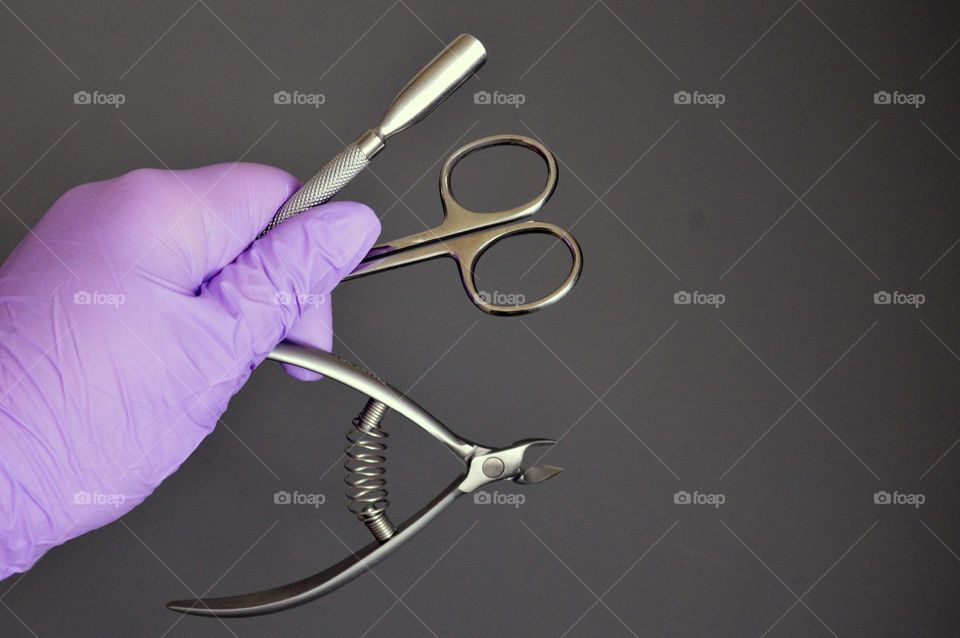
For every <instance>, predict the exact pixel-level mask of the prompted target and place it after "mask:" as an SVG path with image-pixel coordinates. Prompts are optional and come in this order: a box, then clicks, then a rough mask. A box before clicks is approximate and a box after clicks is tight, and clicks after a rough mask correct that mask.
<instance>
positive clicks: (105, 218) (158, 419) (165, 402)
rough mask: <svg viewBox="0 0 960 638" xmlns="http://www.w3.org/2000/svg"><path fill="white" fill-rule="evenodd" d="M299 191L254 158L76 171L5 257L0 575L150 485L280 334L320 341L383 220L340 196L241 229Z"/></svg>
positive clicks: (120, 510)
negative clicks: (280, 220)
mask: <svg viewBox="0 0 960 638" xmlns="http://www.w3.org/2000/svg"><path fill="white" fill-rule="evenodd" d="M298 186H299V184H298V182H297V180H296V179H295V178H294V177H292V176H290V175H288V174H287V173H285V172H283V171H281V170H279V169H275V168H270V167H267V166H259V165H255V164H220V165H216V166H208V167H205V168H198V169H195V170H185V171H162V170H138V171H134V172H132V173H128V174H127V175H124V176H123V177H119V178H117V179H112V180H107V181H104V182H96V183H93V184H85V185H83V186H79V187H77V188H74V189H72V190H70V191H69V192H68V193H67V194H65V195H64V196H63V197H61V198H60V199H59V200H58V201H57V202H56V204H54V205H53V207H52V208H51V209H50V210H49V211H48V212H47V214H46V215H45V216H44V217H43V219H41V220H40V222H39V223H38V224H37V226H36V228H35V229H34V232H32V233H31V234H29V235H28V236H27V237H26V239H24V240H23V241H22V242H21V243H20V245H19V246H17V248H16V249H15V250H14V252H13V254H12V255H11V256H10V258H9V259H7V261H6V262H5V263H4V264H3V266H2V267H0V579H2V578H5V577H6V576H9V575H10V574H12V573H14V572H20V571H24V570H26V569H28V568H29V567H30V566H31V565H33V564H34V563H35V562H36V561H37V559H38V558H39V557H40V556H41V555H42V554H43V553H44V552H45V551H47V550H48V549H49V548H50V547H53V546H55V545H58V544H60V543H63V542H64V541H66V540H68V539H70V538H73V537H75V536H78V535H80V534H83V533H84V532H87V531H89V530H91V529H94V528H97V527H100V526H102V525H105V524H106V523H109V522H110V521H112V520H115V519H117V518H119V517H120V516H121V515H123V514H124V513H125V512H127V511H129V510H130V509H132V508H133V507H134V506H135V505H137V504H138V503H140V502H141V501H142V500H143V499H144V498H146V497H147V496H148V495H149V494H150V493H151V492H152V491H153V489H154V488H155V487H156V486H157V485H158V484H159V483H160V482H161V481H162V480H163V479H164V478H166V477H167V476H169V475H170V474H171V473H172V472H173V471H174V470H176V469H177V468H178V467H179V466H180V464H181V463H183V461H184V460H185V459H186V458H187V457H188V456H189V455H190V453H191V452H193V450H194V449H196V447H197V445H199V444H200V441H201V440H202V439H203V438H204V437H205V436H206V435H207V434H209V433H210V432H211V431H212V430H213V427H214V426H215V425H216V423H217V420H218V419H219V418H220V415H221V414H222V413H223V412H224V410H226V408H227V402H228V401H229V400H230V397H232V396H233V395H234V394H235V393H236V392H237V391H238V390H239V389H240V387H241V386H242V385H243V384H244V382H245V381H246V380H247V378H248V377H249V376H250V372H251V371H252V370H253V368H255V367H256V366H257V364H259V363H260V362H261V361H262V360H263V359H264V357H266V355H267V354H268V353H269V352H270V351H271V350H272V349H273V348H274V346H276V345H277V343H279V342H280V341H281V340H282V339H284V338H285V337H289V338H290V339H292V340H294V341H298V342H300V343H305V344H308V345H312V346H315V347H319V348H323V349H327V350H329V348H330V345H331V340H332V332H331V329H330V326H331V314H330V303H329V294H330V291H331V290H332V289H333V288H334V286H336V285H337V283H338V282H339V281H340V279H341V278H342V277H343V276H344V275H345V274H346V273H348V272H350V271H351V270H352V269H353V268H354V267H355V266H356V264H357V263H358V262H359V261H360V259H361V258H362V257H363V256H364V255H365V254H366V252H367V251H368V250H369V249H370V247H371V245H372V244H373V242H374V240H375V239H376V237H377V235H378V234H379V232H380V225H379V223H378V221H377V218H376V216H375V215H374V214H373V212H372V211H371V210H370V209H369V208H367V207H365V206H362V205H360V204H354V203H350V202H337V203H333V204H327V205H325V206H320V207H318V208H316V209H314V210H312V211H309V212H306V213H303V214H302V215H299V216H297V217H296V218H294V219H291V220H289V221H287V222H286V223H284V224H283V225H281V226H279V227H277V228H276V229H274V230H273V231H271V232H270V233H269V234H268V235H266V236H265V237H264V238H263V239H260V240H257V241H256V242H254V238H255V237H256V236H257V234H258V233H259V232H260V231H261V230H262V229H263V228H264V227H265V226H266V225H267V223H268V222H269V221H270V219H271V217H272V216H273V214H274V213H275V212H276V210H277V209H278V208H279V207H280V206H281V205H282V204H283V202H284V201H285V200H286V199H287V198H288V197H289V196H290V195H291V194H292V193H293V192H294V191H295V190H296V189H297V187H298ZM251 242H253V243H252V244H251ZM293 374H294V376H297V377H298V378H304V379H307V378H316V375H313V374H312V373H309V374H304V371H302V370H297V371H296V372H294V373H293Z"/></svg>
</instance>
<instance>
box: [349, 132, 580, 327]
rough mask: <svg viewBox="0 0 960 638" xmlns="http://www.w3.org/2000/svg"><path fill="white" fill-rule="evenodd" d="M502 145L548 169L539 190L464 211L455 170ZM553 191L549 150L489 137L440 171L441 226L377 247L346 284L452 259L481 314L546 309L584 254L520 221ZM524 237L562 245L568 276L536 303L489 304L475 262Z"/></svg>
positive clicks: (550, 228) (567, 287)
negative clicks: (501, 204)
mask: <svg viewBox="0 0 960 638" xmlns="http://www.w3.org/2000/svg"><path fill="white" fill-rule="evenodd" d="M503 145H510V146H520V147H523V148H526V149H529V150H531V151H533V152H534V153H536V154H537V155H539V156H540V157H541V159H543V161H544V163H545V164H546V167H547V180H546V183H545V184H544V187H543V190H541V191H540V193H539V194H537V195H536V196H535V197H534V198H533V199H531V200H530V201H528V202H526V203H524V204H521V205H519V206H515V207H513V208H509V209H506V210H502V211H496V212H482V213H481V212H478V211H474V210H470V209H468V208H467V207H465V206H464V205H463V204H461V203H460V202H459V200H457V198H456V196H455V195H454V194H453V189H452V187H451V185H450V179H451V176H452V174H453V170H454V168H455V167H456V166H457V164H459V163H460V161H461V160H463V159H464V158H465V157H467V156H468V155H470V154H471V153H475V152H478V151H480V150H483V149H486V148H491V147H494V146H503ZM556 188H557V160H556V158H555V157H554V155H553V153H552V152H550V149H548V148H547V147H546V146H544V145H543V144H541V143H540V142H538V141H537V140H535V139H533V138H530V137H526V136H523V135H493V136H491V137H484V138H481V139H478V140H475V141H473V142H470V143H469V144H467V145H465V146H463V147H461V148H460V149H458V150H456V151H455V152H454V153H453V154H452V155H450V157H449V158H447V161H446V162H445V163H444V165H443V169H442V170H441V171H440V202H441V204H442V206H443V222H442V223H441V224H440V225H439V226H437V227H435V228H431V229H429V230H425V231H423V232H420V233H417V234H415V235H410V236H407V237H403V238H401V239H397V240H394V241H391V242H386V243H384V244H379V245H377V246H375V247H374V248H373V249H372V250H371V251H370V252H369V253H368V254H367V256H366V257H364V259H363V260H362V261H361V262H360V264H359V265H358V266H357V268H356V269H355V270H354V271H353V272H352V273H350V274H349V275H347V276H346V277H345V278H344V279H345V280H346V279H354V278H356V277H362V276H364V275H370V274H373V273H377V272H382V271H384V270H391V269H393V268H399V267H400V266H406V265H408V264H413V263H417V262H420V261H425V260H428V259H435V258H437V257H450V258H452V259H453V260H454V261H456V262H457V264H458V266H459V268H460V279H461V281H462V283H463V287H464V290H466V292H467V295H468V296H469V297H470V300H471V301H472V302H473V303H474V304H475V305H476V306H477V307H478V308H480V310H483V311H484V312H486V313H488V314H492V315H501V316H503V315H522V314H527V313H530V312H533V311H535V310H540V309H541V308H545V307H546V306H549V305H551V304H554V303H556V302H557V301H559V300H560V299H562V298H563V297H564V296H565V295H566V294H567V293H568V292H570V291H571V290H572V289H573V287H574V285H576V283H577V280H578V279H579V277H580V273H581V272H582V270H583V254H582V252H581V250H580V245H579V244H578V243H577V240H576V239H575V238H574V237H573V235H571V234H570V233H569V232H567V231H566V230H564V229H562V228H560V227H559V226H555V225H553V224H547V223H543V222H534V221H521V220H524V219H526V218H528V217H531V216H532V215H534V214H535V213H536V212H537V211H539V210H540V209H541V208H543V205H544V204H546V202H547V201H548V200H549V199H550V197H551V196H552V195H553V192H554V190H556ZM522 234H546V235H551V236H553V237H556V238H557V239H559V240H560V241H561V242H563V244H564V245H565V246H566V247H567V250H568V251H569V252H570V257H571V267H570V272H569V273H568V274H567V276H566V278H565V279H564V280H563V281H562V282H561V283H560V285H559V286H558V287H557V288H556V289H555V290H554V291H553V292H551V293H549V294H547V295H545V296H544V297H542V298H540V299H537V300H535V301H530V302H526V303H520V304H516V305H503V304H495V303H491V299H490V298H489V296H488V295H485V294H484V293H482V292H480V290H479V289H478V288H477V283H476V266H477V263H478V262H479V261H480V258H481V257H482V256H483V254H484V253H485V252H486V251H487V250H489V249H490V248H491V247H492V246H494V245H495V244H496V243H497V242H499V241H501V240H502V239H505V238H507V237H511V236H514V235H522Z"/></svg>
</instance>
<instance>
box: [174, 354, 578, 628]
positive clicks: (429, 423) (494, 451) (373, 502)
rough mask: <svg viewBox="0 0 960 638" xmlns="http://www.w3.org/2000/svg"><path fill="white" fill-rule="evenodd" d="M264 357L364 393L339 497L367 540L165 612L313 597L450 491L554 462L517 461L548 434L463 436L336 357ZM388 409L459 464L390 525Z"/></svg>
mask: <svg viewBox="0 0 960 638" xmlns="http://www.w3.org/2000/svg"><path fill="white" fill-rule="evenodd" d="M270 358H271V359H273V360H274V361H279V362H281V363H289V364H293V365H295V366H299V367H301V368H305V369H307V370H312V371H314V372H319V373H320V374H323V375H324V376H326V377H329V378H331V379H334V380H336V381H339V382H340V383H343V384H345V385H347V386H350V387H352V388H354V389H356V390H358V391H360V392H361V393H363V394H365V395H367V396H368V397H369V400H368V401H367V404H366V405H365V406H364V408H363V410H362V411H361V412H360V415H359V416H358V417H357V418H356V419H354V422H353V425H354V427H353V428H352V429H351V430H350V433H349V434H348V435H347V439H348V441H349V442H350V445H349V446H348V447H347V449H346V454H347V462H346V464H345V466H346V469H347V477H346V483H347V490H346V493H347V498H348V500H349V501H350V510H351V511H352V512H354V513H355V514H356V515H357V517H358V518H359V519H360V520H361V521H363V522H364V524H366V526H367V527H368V528H369V530H370V532H371V533H372V534H373V536H374V539H375V540H374V541H373V542H371V543H370V544H369V545H367V546H366V547H364V548H363V549H361V550H359V551H357V552H356V553H354V554H352V555H351V556H349V557H347V558H345V559H344V560H342V561H340V562H339V563H337V564H335V565H333V566H331V567H329V568H328V569H325V570H323V571H321V572H320V573H318V574H315V575H313V576H309V577H307V578H304V579H302V580H299V581H296V582H294V583H290V584H288V585H282V586H280V587H275V588H273V589H267V590H264V591H259V592H256V593H251V594H243V595H240V596H229V597H225V598H202V599H197V600H178V601H175V602H171V603H168V604H167V607H169V608H170V609H172V610H173V611H178V612H181V613H184V614H192V615H195V616H220V617H233V616H257V615H261V614H269V613H273V612H277V611H282V610H284V609H289V608H290V607H295V606H297V605H301V604H303V603H306V602H309V601H311V600H314V599H315V598H319V597H320V596H323V595H325V594H328V593H330V592H331V591H333V590H335V589H337V588H339V587H342V586H343V585H345V584H346V583H348V582H350V581H351V580H353V579H354V578H356V577H357V576H360V575H361V574H363V573H364V572H366V571H367V570H369V569H370V568H372V567H373V566H375V565H376V564H377V563H379V562H380V561H382V560H383V559H384V558H386V557H387V556H389V555H390V554H392V553H393V552H395V551H396V550H397V549H398V548H399V547H400V546H401V545H403V544H404V543H406V542H407V541H409V540H410V539H411V538H412V537H413V536H414V535H416V533H417V532H419V531H420V530H421V529H423V527H424V526H425V525H426V524H427V523H429V522H430V521H431V520H433V519H434V518H436V516H437V515H438V514H440V512H442V511H443V510H445V509H446V508H447V507H449V506H450V505H451V504H452V503H453V502H454V501H455V500H456V499H457V498H458V497H460V496H463V495H464V494H469V493H471V492H473V491H475V490H477V489H479V488H481V487H483V486H484V485H488V484H490V483H494V482H496V481H503V480H511V481H513V482H514V483H517V484H520V485H530V484H534V483H540V482H542V481H545V480H547V479H549V478H551V477H553V476H556V475H557V474H558V473H559V472H560V471H561V468H558V467H553V466H550V465H525V464H524V455H525V454H526V453H527V452H528V451H529V450H530V449H531V448H534V447H539V446H549V445H553V444H555V443H556V442H555V441H552V440H549V439H525V440H521V441H517V442H515V443H513V444H511V445H508V446H506V447H502V448H493V447H486V446H483V445H479V444H477V443H474V442H472V441H468V440H467V439H464V438H462V437H460V436H458V435H456V434H454V433H453V431H451V430H450V429H449V428H448V427H446V426H445V425H444V424H443V423H441V422H440V421H439V420H437V419H436V418H435V417H434V416H432V415H431V414H430V413H428V412H427V411H426V410H424V409H423V408H421V407H420V406H419V405H417V404H416V403H415V402H414V401H413V400H411V399H409V398H408V397H406V396H404V395H403V394H401V393H400V392H399V391H398V390H396V389H395V388H393V387H391V386H389V385H387V384H386V383H384V382H383V381H381V380H380V379H378V378H377V377H375V376H374V375H372V374H371V373H369V372H367V371H366V370H363V369H361V368H358V367H356V366H354V365H353V364H351V363H349V362H346V361H344V360H342V359H340V358H339V357H337V356H335V355H332V354H329V353H326V352H323V351H321V350H316V349H313V348H306V347H303V346H298V345H294V344H291V343H281V344H280V345H279V346H277V348H276V350H274V351H273V352H272V353H271V354H270ZM390 408H392V409H393V410H395V411H396V412H398V413H400V414H401V415H403V416H404V417H406V418H408V419H410V420H411V421H413V423H414V424H416V425H418V426H419V427H420V428H422V429H423V430H424V431H426V432H427V434H429V435H431V436H432V437H434V438H435V439H437V440H438V441H440V442H441V443H443V444H444V445H445V446H446V447H447V448H448V449H449V450H451V451H452V452H453V453H454V454H455V455H456V456H458V457H460V458H461V459H463V462H464V464H465V466H466V469H465V471H464V472H463V474H461V475H460V476H458V477H457V478H456V479H454V481H453V482H452V483H450V485H448V486H447V487H446V488H444V489H443V491H441V492H440V494H439V495H437V497H436V498H434V499H433V500H432V501H430V502H429V503H428V504H427V505H425V506H424V507H423V508H422V509H420V511H418V512H417V513H416V514H414V515H413V516H411V517H410V518H409V519H407V520H406V521H404V522H403V523H401V524H400V525H397V526H394V524H393V523H392V522H391V521H390V519H389V518H388V517H387V514H386V511H387V507H388V506H389V501H388V500H387V496H388V493H387V488H386V478H385V476H384V474H385V471H386V469H385V467H384V463H385V461H386V458H385V456H384V450H385V449H386V445H384V442H383V439H384V438H385V437H386V432H385V431H384V430H383V428H382V420H383V417H384V416H385V415H386V413H387V411H388V410H389V409H390Z"/></svg>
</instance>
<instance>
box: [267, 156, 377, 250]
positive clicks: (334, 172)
mask: <svg viewBox="0 0 960 638" xmlns="http://www.w3.org/2000/svg"><path fill="white" fill-rule="evenodd" d="M369 163H370V160H369V159H367V156H366V154H365V153H364V152H363V151H362V150H361V149H360V147H359V146H358V145H357V144H351V145H350V146H348V147H346V148H345V149H343V150H342V151H340V152H339V153H337V155H336V156H335V157H334V158H333V159H332V160H330V161H329V162H327V164H326V166H324V167H323V168H321V169H320V172H318V173H317V174H316V175H314V176H313V177H311V178H310V179H309V180H307V181H306V183H305V184H304V185H303V186H301V187H300V189H299V190H298V191H297V192H296V193H294V194H293V196H291V197H290V199H288V200H287V202H286V203H285V204H284V205H283V206H282V207H281V208H280V210H278V211H277V214H276V215H274V216H273V219H272V220H270V223H269V224H267V227H266V228H265V229H264V230H263V232H262V233H260V234H259V235H258V236H257V239H260V237H263V236H264V235H266V234H267V233H268V232H269V231H271V230H272V229H274V228H276V227H277V226H279V225H280V224H282V223H283V222H285V221H286V220H288V219H290V218H291V217H293V216H294V215H299V214H300V213H302V212H303V211H305V210H309V209H311V208H313V207H314V206H319V205H320V204H324V203H326V202H327V201H329V200H330V198H331V197H333V196H334V195H336V194H337V193H338V192H339V191H340V189H341V188H343V187H344V186H346V185H347V183H348V182H349V181H350V180H352V179H353V178H354V177H356V176H357V174H359V173H360V171H362V170H363V169H365V168H366V167H367V165H368V164H369Z"/></svg>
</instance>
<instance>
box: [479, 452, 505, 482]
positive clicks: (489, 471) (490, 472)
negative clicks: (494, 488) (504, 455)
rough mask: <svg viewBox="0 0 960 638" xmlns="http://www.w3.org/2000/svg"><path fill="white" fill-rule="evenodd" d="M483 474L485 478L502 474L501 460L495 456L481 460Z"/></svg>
mask: <svg viewBox="0 0 960 638" xmlns="http://www.w3.org/2000/svg"><path fill="white" fill-rule="evenodd" d="M483 474H484V475H485V476H486V477H487V478H497V477H498V476H500V475H501V474H503V461H501V460H500V459H498V458H497V457H493V458H489V459H487V460H486V461H484V462H483Z"/></svg>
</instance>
